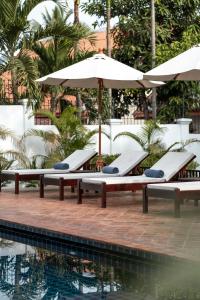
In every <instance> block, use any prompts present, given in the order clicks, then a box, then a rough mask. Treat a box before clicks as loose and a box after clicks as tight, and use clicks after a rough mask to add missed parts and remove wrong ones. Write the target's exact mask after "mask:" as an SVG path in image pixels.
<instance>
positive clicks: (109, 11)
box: [106, 0, 113, 118]
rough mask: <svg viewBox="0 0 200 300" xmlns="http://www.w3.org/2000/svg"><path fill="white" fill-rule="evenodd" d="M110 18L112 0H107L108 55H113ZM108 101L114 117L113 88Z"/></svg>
mask: <svg viewBox="0 0 200 300" xmlns="http://www.w3.org/2000/svg"><path fill="white" fill-rule="evenodd" d="M110 19H111V3H110V0H106V24H107V25H106V46H107V55H108V56H109V57H111V32H110ZM108 101H109V103H110V118H112V117H113V105H112V89H108Z"/></svg>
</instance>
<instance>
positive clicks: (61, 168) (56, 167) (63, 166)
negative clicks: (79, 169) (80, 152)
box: [53, 163, 69, 170]
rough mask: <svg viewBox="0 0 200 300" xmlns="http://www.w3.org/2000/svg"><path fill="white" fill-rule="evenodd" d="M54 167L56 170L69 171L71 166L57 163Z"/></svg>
mask: <svg viewBox="0 0 200 300" xmlns="http://www.w3.org/2000/svg"><path fill="white" fill-rule="evenodd" d="M53 167H54V169H56V170H67V169H69V164H67V163H56V164H55V165H54V166H53Z"/></svg>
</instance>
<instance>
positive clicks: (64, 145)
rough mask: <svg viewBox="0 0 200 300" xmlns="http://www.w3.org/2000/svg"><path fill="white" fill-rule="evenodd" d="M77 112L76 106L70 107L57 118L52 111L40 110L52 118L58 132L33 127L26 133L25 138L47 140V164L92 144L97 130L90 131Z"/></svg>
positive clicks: (42, 113)
mask: <svg viewBox="0 0 200 300" xmlns="http://www.w3.org/2000/svg"><path fill="white" fill-rule="evenodd" d="M76 112H77V110H76V108H74V107H68V108H66V109H65V110H64V111H63V112H62V114H61V116H60V118H57V117H56V116H55V115H54V114H53V113H52V112H49V111H40V114H41V115H43V116H46V117H48V118H49V119H50V120H51V123H52V124H53V125H54V126H55V127H56V129H57V132H53V131H43V130H37V129H32V130H29V131H28V132H27V133H26V134H25V136H24V138H27V137H29V136H37V137H40V138H42V140H43V141H44V142H45V145H46V152H47V156H46V160H45V166H47V167H48V166H52V164H53V163H55V162H58V161H61V160H63V159H64V158H65V157H67V156H69V155H70V154H71V153H72V152H73V151H75V150H76V149H83V148H84V147H86V146H87V145H89V144H91V137H92V136H93V135H94V134H96V133H97V131H96V130H93V131H88V130H87V129H86V128H85V127H84V126H83V125H82V123H81V121H80V119H79V118H78V117H77V113H76Z"/></svg>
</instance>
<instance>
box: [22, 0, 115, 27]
mask: <svg viewBox="0 0 200 300" xmlns="http://www.w3.org/2000/svg"><path fill="white" fill-rule="evenodd" d="M85 1H86V0H82V1H80V4H81V3H83V2H85ZM73 3H74V1H73V0H68V4H69V8H70V9H72V10H73ZM54 6H55V4H54V3H53V2H52V1H46V2H45V3H40V4H39V5H37V6H36V7H35V8H34V9H33V11H32V12H31V13H30V14H29V16H28V19H29V20H31V19H35V20H36V21H38V22H40V23H41V22H42V13H44V12H45V8H47V9H48V11H49V12H50V11H52V9H53V8H54ZM79 15H80V21H81V22H82V23H86V24H87V25H88V26H90V27H91V28H92V23H94V22H95V21H96V19H97V18H96V17H91V16H89V15H87V14H84V13H83V12H81V9H80V12H79ZM69 21H70V22H73V15H72V16H71V17H70V19H69ZM115 22H116V21H115V20H112V21H111V25H113V24H114V23H115ZM96 29H100V28H96Z"/></svg>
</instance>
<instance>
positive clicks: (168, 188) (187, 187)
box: [143, 181, 200, 218]
mask: <svg viewBox="0 0 200 300" xmlns="http://www.w3.org/2000/svg"><path fill="white" fill-rule="evenodd" d="M149 196H151V197H154V198H157V197H158V198H163V199H173V200H174V216H175V217H177V218H179V217H180V206H181V203H182V202H183V200H185V199H188V200H194V205H195V206H198V201H199V200H200V181H188V182H169V183H162V184H148V185H147V186H146V188H145V189H144V190H143V213H148V203H149Z"/></svg>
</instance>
